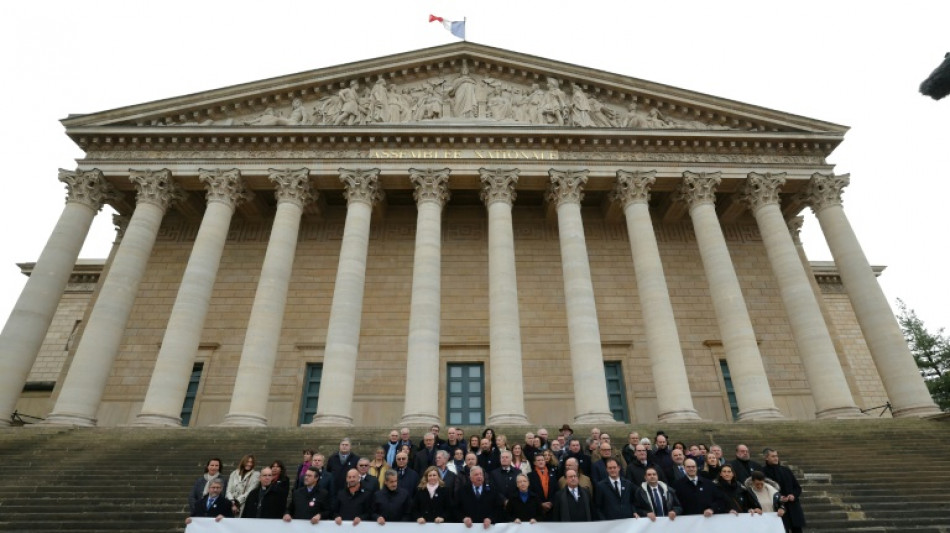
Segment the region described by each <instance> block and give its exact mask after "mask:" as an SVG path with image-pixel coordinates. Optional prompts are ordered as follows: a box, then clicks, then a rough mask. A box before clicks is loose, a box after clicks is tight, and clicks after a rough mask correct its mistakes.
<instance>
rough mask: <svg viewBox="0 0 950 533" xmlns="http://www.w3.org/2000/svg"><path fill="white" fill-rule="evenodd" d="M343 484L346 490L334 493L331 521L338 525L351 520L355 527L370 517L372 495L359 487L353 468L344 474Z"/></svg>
mask: <svg viewBox="0 0 950 533" xmlns="http://www.w3.org/2000/svg"><path fill="white" fill-rule="evenodd" d="M345 483H346V488H343V489H340V490H339V491H337V493H336V501H335V502H334V503H333V521H334V522H336V523H337V524H338V525H339V524H341V523H343V521H344V520H352V521H353V525H354V526H355V525H357V524H359V523H360V521H361V520H368V519H369V518H370V516H371V515H372V504H373V495H372V493H370V492H369V491H368V490H366V489H364V488H362V487H360V475H359V472H357V471H356V469H355V468H354V469H352V470H350V471H349V472H348V473H347V474H346V480H345Z"/></svg>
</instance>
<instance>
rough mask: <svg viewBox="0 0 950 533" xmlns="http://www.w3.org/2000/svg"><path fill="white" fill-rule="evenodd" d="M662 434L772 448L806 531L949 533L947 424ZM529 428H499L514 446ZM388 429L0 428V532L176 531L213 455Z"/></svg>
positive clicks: (772, 426) (264, 455)
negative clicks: (788, 473) (799, 490)
mask: <svg viewBox="0 0 950 533" xmlns="http://www.w3.org/2000/svg"><path fill="white" fill-rule="evenodd" d="M661 428H662V429H664V430H665V431H666V432H667V433H668V434H669V435H670V436H671V440H672V441H683V442H686V443H693V442H706V443H710V442H714V443H717V444H720V445H721V446H723V449H724V450H726V455H727V457H731V456H732V450H733V449H734V447H735V445H736V444H737V443H740V442H741V443H744V444H747V445H748V446H749V447H750V449H752V450H753V451H754V452H757V451H759V450H761V449H762V448H764V447H766V446H771V447H774V448H776V449H778V450H779V452H780V455H781V457H782V459H783V461H784V462H785V463H786V464H789V465H790V466H792V467H793V469H794V470H795V471H796V474H797V475H798V477H799V480H800V481H801V482H802V485H803V487H804V489H805V494H804V496H803V505H804V509H805V513H806V517H807V519H808V522H809V527H808V531H814V532H818V531H828V532H832V531H834V532H838V531H846V532H847V531H852V532H870V531H873V532H898V531H900V532H904V531H912V532H915V533H950V511H948V509H950V423H948V421H946V420H945V419H944V420H893V419H870V420H862V421H813V422H786V423H761V424H759V423H756V424H713V423H699V424H688V425H669V424H667V425H663V426H660V425H655V424H653V425H637V426H636V429H637V430H638V431H639V432H640V434H641V435H648V436H652V435H653V434H654V433H655V431H656V430H657V429H661ZM475 429H476V428H467V431H466V434H471V433H472V432H473V431H475ZM534 429H536V428H505V429H504V430H502V431H501V432H502V433H505V434H507V435H508V436H509V442H514V441H519V440H522V438H523V435H524V433H525V432H526V431H529V430H534ZM549 429H553V428H549ZM575 429H576V430H577V431H578V433H579V434H585V435H586V434H587V432H588V431H589V428H588V427H577V428H575ZM602 429H603V430H605V431H609V432H610V434H611V436H612V437H613V441H614V444H615V446H619V445H621V444H622V443H625V442H626V435H627V433H628V432H629V426H620V425H617V426H613V427H602ZM388 430H389V428H359V429H351V430H342V429H329V430H328V429H319V430H315V429H311V428H276V429H230V428H229V429H222V428H199V429H182V430H158V429H138V428H114V429H63V428H50V427H43V426H33V427H29V426H28V427H23V428H10V429H5V430H0V462H2V464H3V466H4V478H3V482H2V483H0V531H24V532H26V531H29V532H37V533H40V532H47V531H49V532H53V531H56V532H61V533H69V532H80V531H83V532H90V531H137V532H155V533H159V532H161V533H171V532H174V531H181V530H182V529H183V527H184V518H185V516H186V515H187V513H186V506H187V503H186V502H187V493H188V491H189V490H190V488H191V485H192V483H193V482H194V480H195V479H196V478H197V477H198V476H199V475H200V473H201V472H202V469H203V467H204V464H205V462H206V461H207V459H208V458H210V457H211V456H218V457H220V458H221V459H222V460H223V461H224V471H225V472H226V473H229V472H230V471H231V470H232V469H233V468H234V466H235V463H236V462H237V461H238V460H239V458H240V457H241V456H242V455H244V454H245V453H254V454H255V455H256V456H257V458H258V463H259V464H266V463H269V462H270V461H272V460H274V459H281V460H283V461H284V462H285V463H286V464H287V467H288V468H289V469H291V468H295V467H296V465H297V464H298V463H299V462H300V450H301V449H303V448H304V447H314V448H317V449H319V450H320V451H321V452H324V453H326V454H329V453H332V452H333V451H335V449H336V444H337V443H338V442H339V439H340V438H341V437H342V436H343V435H348V436H350V437H351V439H352V440H353V443H354V449H355V450H356V451H357V453H359V454H361V455H364V454H368V453H371V451H372V449H373V448H374V447H375V446H376V445H377V444H379V443H380V442H382V441H383V440H384V439H385V436H386V435H387V434H388ZM419 433H421V432H416V433H415V434H414V437H417V436H418V434H419ZM414 440H416V439H414ZM756 460H758V458H756ZM760 462H761V461H760Z"/></svg>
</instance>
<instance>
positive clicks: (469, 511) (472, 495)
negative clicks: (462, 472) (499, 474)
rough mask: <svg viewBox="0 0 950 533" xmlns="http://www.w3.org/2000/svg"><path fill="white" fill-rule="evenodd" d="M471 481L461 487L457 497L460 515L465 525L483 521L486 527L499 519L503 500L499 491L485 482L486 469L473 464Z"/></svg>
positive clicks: (470, 473) (470, 474) (469, 525)
mask: <svg viewBox="0 0 950 533" xmlns="http://www.w3.org/2000/svg"><path fill="white" fill-rule="evenodd" d="M468 477H469V483H468V484H467V485H465V486H463V487H462V488H461V489H459V492H458V495H457V497H456V500H457V505H456V509H457V511H458V514H459V517H460V518H461V519H462V523H463V524H465V527H472V524H476V523H481V524H483V525H484V526H485V529H488V528H489V527H491V525H492V524H493V523H495V522H497V521H498V515H499V512H500V510H501V500H500V495H499V494H498V492H497V491H496V490H495V489H494V488H493V487H492V486H491V485H488V484H486V483H485V471H484V469H482V467H480V466H473V467H472V469H471V471H470V472H469V475H468Z"/></svg>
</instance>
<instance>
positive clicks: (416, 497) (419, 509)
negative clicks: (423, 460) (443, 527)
mask: <svg viewBox="0 0 950 533" xmlns="http://www.w3.org/2000/svg"><path fill="white" fill-rule="evenodd" d="M451 511H452V502H451V496H450V494H449V488H448V487H446V486H445V482H444V481H442V477H441V476H440V475H439V469H438V468H437V467H434V466H430V467H429V468H426V470H425V472H424V473H423V474H422V479H421V480H420V481H419V486H418V487H416V493H415V494H413V496H412V517H413V518H414V519H415V520H416V522H418V523H420V524H425V523H427V522H432V523H434V524H441V523H442V522H445V520H446V518H448V517H449V516H450V513H451Z"/></svg>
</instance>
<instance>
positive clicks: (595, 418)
mask: <svg viewBox="0 0 950 533" xmlns="http://www.w3.org/2000/svg"><path fill="white" fill-rule="evenodd" d="M574 423H575V424H618V423H619V422H617V421H616V420H614V415H612V414H611V413H584V414H580V415H575V416H574Z"/></svg>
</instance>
